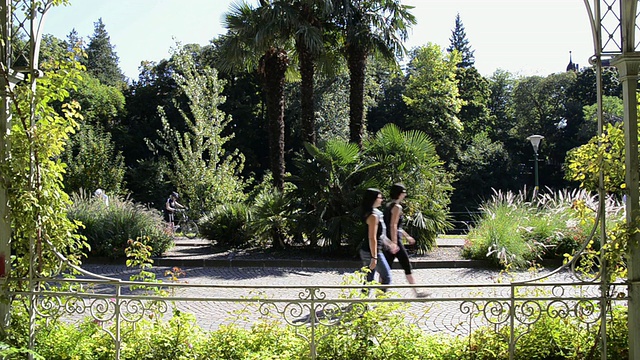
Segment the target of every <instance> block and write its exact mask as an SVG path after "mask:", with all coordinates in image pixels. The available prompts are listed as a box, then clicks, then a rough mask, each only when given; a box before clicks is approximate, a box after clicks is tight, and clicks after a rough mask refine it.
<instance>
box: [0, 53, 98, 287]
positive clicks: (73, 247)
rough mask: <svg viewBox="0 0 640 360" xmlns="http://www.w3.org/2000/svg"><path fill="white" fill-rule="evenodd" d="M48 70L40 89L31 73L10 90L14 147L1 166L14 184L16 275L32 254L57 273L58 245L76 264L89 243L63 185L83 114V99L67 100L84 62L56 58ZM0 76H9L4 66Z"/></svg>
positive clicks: (43, 270)
mask: <svg viewBox="0 0 640 360" xmlns="http://www.w3.org/2000/svg"><path fill="white" fill-rule="evenodd" d="M70 55H72V54H70ZM42 69H43V70H44V76H42V77H39V78H37V79H36V80H35V81H36V86H35V92H34V91H33V88H32V87H31V79H30V75H27V76H26V79H25V81H23V82H22V83H20V84H18V85H17V86H16V87H15V88H14V89H13V90H11V91H9V98H10V100H11V101H10V103H11V107H10V111H11V114H12V121H11V132H10V134H9V135H8V140H9V143H10V149H9V157H8V158H7V159H5V161H3V162H2V163H1V164H0V170H1V171H2V172H3V174H5V177H4V178H5V179H6V184H4V185H5V186H6V187H7V189H8V200H9V207H10V214H11V228H12V235H11V247H12V256H11V261H12V274H11V275H12V276H16V277H22V276H25V275H27V273H28V271H29V265H30V259H31V257H32V256H34V265H35V266H36V269H37V271H38V273H40V274H42V275H44V276H46V275H51V274H52V273H53V272H55V269H56V268H57V265H58V264H59V260H58V259H57V257H56V256H55V254H54V253H53V252H52V251H51V249H52V247H53V248H55V249H57V250H58V251H60V252H62V253H63V255H65V256H66V257H67V258H68V259H69V260H70V261H71V262H72V263H75V264H78V263H80V260H81V257H82V255H83V251H84V250H86V249H87V247H88V246H87V243H86V242H85V241H84V238H83V237H82V236H80V235H78V234H77V232H76V230H77V228H78V227H79V226H80V224H79V223H77V222H73V221H71V220H69V219H68V218H67V209H68V207H69V205H70V204H71V201H70V199H69V196H68V195H67V194H66V193H65V191H64V188H63V185H62V178H63V174H64V168H65V164H64V163H62V161H61V160H60V154H61V153H62V152H63V150H64V147H65V144H66V142H67V141H68V139H69V134H71V133H72V132H74V131H75V129H76V127H77V122H76V121H77V120H78V119H80V118H81V114H80V113H79V105H78V103H77V102H66V99H67V98H68V96H69V89H71V88H73V87H74V82H75V81H76V80H78V79H80V74H81V70H82V66H81V65H80V64H79V63H78V62H75V61H74V60H72V59H71V58H70V59H69V60H64V61H57V60H51V62H47V63H44V64H42ZM0 76H5V79H7V78H6V77H7V72H6V70H5V68H4V67H3V68H2V75H0ZM7 80H8V79H7ZM32 105H33V106H32ZM32 111H33V115H32ZM32 119H33V120H32Z"/></svg>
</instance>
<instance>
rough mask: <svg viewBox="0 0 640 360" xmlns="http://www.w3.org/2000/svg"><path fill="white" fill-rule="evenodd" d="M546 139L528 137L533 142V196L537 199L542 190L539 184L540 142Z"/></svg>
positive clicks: (539, 136) (542, 137)
mask: <svg viewBox="0 0 640 360" xmlns="http://www.w3.org/2000/svg"><path fill="white" fill-rule="evenodd" d="M542 139H544V136H542V135H531V136H529V137H527V140H529V141H530V142H531V146H533V156H534V161H533V178H534V179H535V187H534V190H533V196H534V197H535V196H536V194H537V193H538V190H539V188H540V186H539V184H538V149H539V148H540V141H541V140H542Z"/></svg>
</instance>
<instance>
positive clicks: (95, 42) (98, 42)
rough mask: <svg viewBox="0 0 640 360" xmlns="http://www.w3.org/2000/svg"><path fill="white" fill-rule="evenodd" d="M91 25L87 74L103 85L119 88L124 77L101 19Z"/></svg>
mask: <svg viewBox="0 0 640 360" xmlns="http://www.w3.org/2000/svg"><path fill="white" fill-rule="evenodd" d="M93 24H94V30H93V35H92V36H90V37H89V44H88V45H87V72H88V73H89V74H91V75H93V76H94V77H96V78H97V79H98V80H100V82H102V83H103V84H105V85H110V86H116V87H120V86H122V85H123V83H124V82H125V77H124V75H123V74H122V71H121V70H120V68H119V67H118V56H117V55H116V52H115V51H114V46H113V45H111V39H110V37H109V34H108V33H107V30H106V28H105V25H104V23H103V22H102V18H99V19H98V21H97V22H95V23H93Z"/></svg>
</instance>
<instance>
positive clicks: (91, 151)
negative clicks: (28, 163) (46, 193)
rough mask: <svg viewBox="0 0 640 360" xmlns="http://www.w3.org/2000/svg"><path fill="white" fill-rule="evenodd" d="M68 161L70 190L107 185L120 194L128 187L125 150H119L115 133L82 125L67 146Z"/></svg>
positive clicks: (105, 187) (67, 171)
mask: <svg viewBox="0 0 640 360" xmlns="http://www.w3.org/2000/svg"><path fill="white" fill-rule="evenodd" d="M63 159H64V161H65V163H66V164H67V169H66V173H65V176H64V187H65V189H66V190H67V191H68V192H75V191H78V190H80V189H85V190H87V191H89V192H92V191H93V190H95V189H98V188H99V189H103V190H105V191H106V192H107V193H110V194H120V193H121V192H122V191H123V190H124V188H125V182H124V174H125V170H126V167H125V164H124V157H123V155H122V153H121V152H119V151H116V150H115V146H114V143H113V141H111V134H109V133H107V132H104V131H103V130H101V129H100V128H96V127H94V126H92V125H88V124H85V125H82V126H81V127H80V130H79V131H78V132H77V133H76V134H74V135H73V136H72V137H71V139H70V142H69V145H68V146H67V147H66V149H65V153H64V157H63Z"/></svg>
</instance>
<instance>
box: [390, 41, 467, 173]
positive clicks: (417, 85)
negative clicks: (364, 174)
mask: <svg viewBox="0 0 640 360" xmlns="http://www.w3.org/2000/svg"><path fill="white" fill-rule="evenodd" d="M459 61H460V54H459V53H458V52H453V53H449V54H444V53H443V51H442V49H441V48H440V46H438V45H435V44H428V45H426V46H423V47H419V48H417V49H415V50H414V51H413V54H412V58H411V61H410V62H409V65H408V74H407V76H408V79H407V87H406V90H405V93H404V96H403V98H404V102H405V103H406V104H407V108H408V115H407V121H408V127H409V129H415V130H420V131H423V132H424V133H426V134H427V135H428V136H429V137H430V138H431V139H432V140H433V141H434V143H435V145H436V151H437V152H438V155H439V156H440V158H441V159H442V160H443V161H445V162H446V163H447V162H450V161H451V160H453V159H455V154H456V151H457V148H458V147H459V146H460V145H459V142H460V135H461V134H462V130H463V125H462V122H461V121H460V119H459V118H458V113H459V112H460V109H461V107H462V105H463V103H464V102H463V100H462V99H460V95H459V93H458V83H457V81H456V64H457V63H458V62H459Z"/></svg>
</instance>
